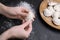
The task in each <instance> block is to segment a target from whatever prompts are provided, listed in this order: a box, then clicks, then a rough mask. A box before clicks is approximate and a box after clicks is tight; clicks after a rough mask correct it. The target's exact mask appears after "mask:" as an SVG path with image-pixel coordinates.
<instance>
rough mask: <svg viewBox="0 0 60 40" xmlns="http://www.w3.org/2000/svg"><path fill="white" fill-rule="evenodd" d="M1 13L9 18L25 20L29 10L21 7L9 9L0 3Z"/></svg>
mask: <svg viewBox="0 0 60 40" xmlns="http://www.w3.org/2000/svg"><path fill="white" fill-rule="evenodd" d="M0 13H1V14H2V15H5V16H6V17H8V18H12V19H21V20H23V19H24V18H25V17H26V16H27V13H28V9H26V8H24V7H20V6H17V7H8V6H5V5H3V4H2V3H0Z"/></svg>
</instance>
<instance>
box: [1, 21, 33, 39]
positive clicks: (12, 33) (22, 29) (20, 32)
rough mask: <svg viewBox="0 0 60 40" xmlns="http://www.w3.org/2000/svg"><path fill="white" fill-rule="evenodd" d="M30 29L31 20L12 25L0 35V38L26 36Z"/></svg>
mask: <svg viewBox="0 0 60 40" xmlns="http://www.w3.org/2000/svg"><path fill="white" fill-rule="evenodd" d="M31 31H32V21H31V20H30V21H27V22H25V23H23V24H22V25H18V26H14V27H12V28H10V29H9V30H7V31H6V32H4V33H3V34H2V35H1V36H0V40H7V39H8V38H11V37H16V38H22V39H24V38H28V37H29V35H30V33H31Z"/></svg>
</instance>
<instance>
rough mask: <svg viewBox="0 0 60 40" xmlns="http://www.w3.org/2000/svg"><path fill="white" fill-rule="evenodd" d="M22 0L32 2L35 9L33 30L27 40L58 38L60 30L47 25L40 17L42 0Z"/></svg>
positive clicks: (59, 39) (55, 39)
mask: <svg viewBox="0 0 60 40" xmlns="http://www.w3.org/2000/svg"><path fill="white" fill-rule="evenodd" d="M11 1H12V0H11ZM20 1H21V0H20ZM22 1H26V2H28V3H30V4H33V6H34V8H35V11H36V19H35V21H34V22H33V30H32V32H31V35H30V37H29V38H28V39H27V40H60V31H59V30H57V29H54V28H52V27H50V26H49V25H47V24H46V23H45V22H44V21H43V20H42V18H41V17H40V14H39V5H40V3H41V2H42V0H22ZM0 18H1V17H0ZM9 20H11V19H9ZM0 21H1V20H0Z"/></svg>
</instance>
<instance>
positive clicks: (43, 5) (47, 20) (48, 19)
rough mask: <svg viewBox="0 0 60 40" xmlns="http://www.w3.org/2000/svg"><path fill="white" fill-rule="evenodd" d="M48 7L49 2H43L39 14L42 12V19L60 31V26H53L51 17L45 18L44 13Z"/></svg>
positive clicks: (54, 0)
mask: <svg viewBox="0 0 60 40" xmlns="http://www.w3.org/2000/svg"><path fill="white" fill-rule="evenodd" d="M51 1H52V0H51ZM53 2H60V0H53ZM47 6H48V2H47V0H44V1H42V3H41V4H40V7H39V12H40V15H41V17H42V19H43V20H44V21H45V22H46V23H47V24H48V25H50V26H51V27H53V28H56V29H58V30H60V25H59V26H57V25H55V24H53V22H52V18H51V17H45V16H44V14H43V11H44V9H45V8H47Z"/></svg>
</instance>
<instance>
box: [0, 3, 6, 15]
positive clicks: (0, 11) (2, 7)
mask: <svg viewBox="0 0 60 40" xmlns="http://www.w3.org/2000/svg"><path fill="white" fill-rule="evenodd" d="M5 9H6V6H5V5H3V4H2V3H0V14H1V13H4V10H5Z"/></svg>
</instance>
